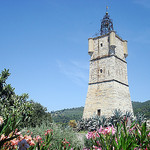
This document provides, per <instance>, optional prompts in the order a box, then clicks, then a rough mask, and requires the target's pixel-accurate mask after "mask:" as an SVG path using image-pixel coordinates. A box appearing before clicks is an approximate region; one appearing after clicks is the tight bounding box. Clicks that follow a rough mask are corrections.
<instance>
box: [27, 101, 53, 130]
mask: <svg viewBox="0 0 150 150" xmlns="http://www.w3.org/2000/svg"><path fill="white" fill-rule="evenodd" d="M31 103H32V108H33V111H32V115H31V117H30V122H29V123H28V125H27V126H31V127H36V126H41V125H42V124H45V125H48V124H49V123H50V122H51V121H52V120H51V114H50V113H49V112H47V108H46V107H43V106H42V105H41V104H40V103H37V102H34V101H31Z"/></svg>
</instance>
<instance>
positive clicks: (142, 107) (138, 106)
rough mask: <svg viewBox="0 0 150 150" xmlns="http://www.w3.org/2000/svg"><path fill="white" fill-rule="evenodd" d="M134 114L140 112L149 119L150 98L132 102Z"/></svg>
mask: <svg viewBox="0 0 150 150" xmlns="http://www.w3.org/2000/svg"><path fill="white" fill-rule="evenodd" d="M132 105H133V110H134V115H135V116H136V115H137V114H138V113H140V114H141V113H142V114H144V115H145V117H146V118H147V119H150V100H148V101H145V102H132Z"/></svg>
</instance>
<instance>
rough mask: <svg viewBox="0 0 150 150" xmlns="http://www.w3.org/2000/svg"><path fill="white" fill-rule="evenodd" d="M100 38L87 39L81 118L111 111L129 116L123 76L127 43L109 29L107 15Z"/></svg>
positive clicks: (102, 22)
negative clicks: (87, 61) (86, 76)
mask: <svg viewBox="0 0 150 150" xmlns="http://www.w3.org/2000/svg"><path fill="white" fill-rule="evenodd" d="M100 31H101V33H100V36H97V37H94V38H89V39H88V40H89V50H88V54H89V55H90V57H91V59H90V70H89V85H88V92H87V97H86V103H85V107H84V112H83V118H90V117H92V116H94V115H98V116H103V115H104V116H105V117H110V116H111V115H112V113H113V111H114V110H115V109H120V110H121V111H122V112H124V113H125V112H126V111H128V112H131V113H133V109H132V103H131V99H130V92H129V85H128V76H127V62H126V57H127V56H128V52H127V41H126V40H123V39H122V38H120V37H119V36H118V35H117V34H116V33H115V31H114V30H113V23H112V20H111V19H110V18H109V15H108V12H106V15H105V16H104V18H103V19H102V21H101V30H100Z"/></svg>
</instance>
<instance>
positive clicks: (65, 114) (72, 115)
mask: <svg viewBox="0 0 150 150" xmlns="http://www.w3.org/2000/svg"><path fill="white" fill-rule="evenodd" d="M83 109H84V107H79V108H72V109H63V110H59V111H52V112H51V115H52V119H53V120H54V122H56V123H57V124H62V125H63V126H67V125H68V123H69V121H70V120H76V121H78V120H80V119H81V118H82V115H83Z"/></svg>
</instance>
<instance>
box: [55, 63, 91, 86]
mask: <svg viewBox="0 0 150 150" xmlns="http://www.w3.org/2000/svg"><path fill="white" fill-rule="evenodd" d="M56 62H57V65H58V67H59V70H60V72H61V73H63V74H64V75H66V76H67V77H68V78H69V79H71V80H72V81H73V82H74V83H76V84H78V85H80V86H84V85H87V83H88V72H89V70H88V69H89V68H88V62H87V63H86V62H81V61H75V60H72V61H69V62H62V61H60V60H57V61H56Z"/></svg>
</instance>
